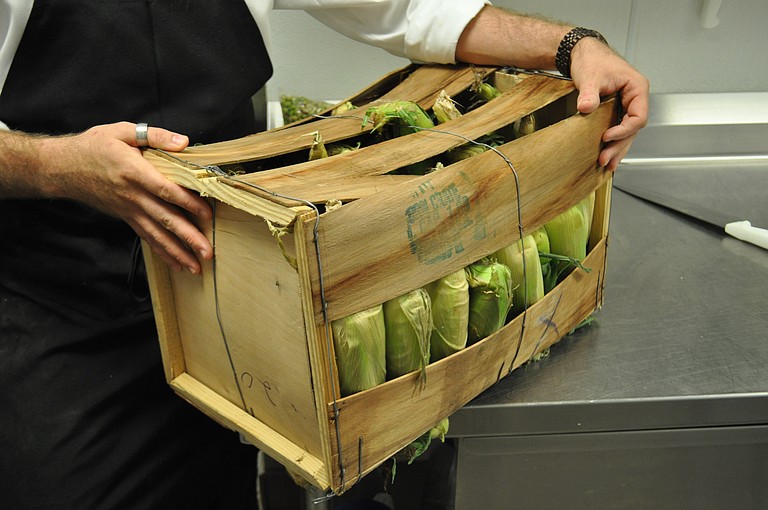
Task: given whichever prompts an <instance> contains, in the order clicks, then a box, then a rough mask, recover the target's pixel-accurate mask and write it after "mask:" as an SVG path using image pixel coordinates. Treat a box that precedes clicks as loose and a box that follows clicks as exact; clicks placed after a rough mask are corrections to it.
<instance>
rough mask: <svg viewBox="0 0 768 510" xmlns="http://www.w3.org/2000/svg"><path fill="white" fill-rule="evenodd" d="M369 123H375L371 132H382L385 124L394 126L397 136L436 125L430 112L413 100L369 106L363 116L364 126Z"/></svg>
mask: <svg viewBox="0 0 768 510" xmlns="http://www.w3.org/2000/svg"><path fill="white" fill-rule="evenodd" d="M368 123H371V124H373V128H371V132H376V131H379V132H380V131H381V130H382V129H383V128H384V126H392V127H393V128H394V135H395V136H402V135H406V134H409V133H415V132H417V131H421V130H422V129H429V128H433V127H435V124H434V122H432V119H431V118H430V116H429V114H428V113H427V112H426V111H424V109H423V108H422V107H421V106H419V104H418V103H415V102H413V101H388V102H384V103H379V104H375V105H373V106H371V107H369V108H368V110H366V112H365V115H364V116H363V128H365V126H366V125H368Z"/></svg>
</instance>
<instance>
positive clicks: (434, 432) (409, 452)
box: [392, 418, 450, 481]
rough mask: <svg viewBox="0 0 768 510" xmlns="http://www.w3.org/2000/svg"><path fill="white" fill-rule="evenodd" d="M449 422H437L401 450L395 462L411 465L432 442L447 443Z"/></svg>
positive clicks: (393, 474)
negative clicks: (405, 462) (446, 436)
mask: <svg viewBox="0 0 768 510" xmlns="http://www.w3.org/2000/svg"><path fill="white" fill-rule="evenodd" d="M449 424H450V423H449V421H448V418H443V419H442V420H440V421H439V422H437V423H436V424H435V425H434V426H433V427H432V428H431V429H429V430H428V431H427V432H425V433H424V434H422V435H420V436H419V437H417V438H416V439H415V440H413V441H412V442H411V443H410V444H409V445H408V446H406V447H405V448H403V449H402V450H400V451H399V452H397V453H396V454H395V457H394V459H393V461H398V460H401V461H402V460H405V461H407V462H408V464H411V463H412V462H413V461H414V460H416V459H417V458H418V457H419V456H421V454H423V453H424V452H426V451H427V449H429V446H430V445H431V444H432V441H434V440H435V439H439V440H440V442H445V435H446V434H448V427H449ZM394 476H395V473H394V469H393V472H392V479H393V481H394Z"/></svg>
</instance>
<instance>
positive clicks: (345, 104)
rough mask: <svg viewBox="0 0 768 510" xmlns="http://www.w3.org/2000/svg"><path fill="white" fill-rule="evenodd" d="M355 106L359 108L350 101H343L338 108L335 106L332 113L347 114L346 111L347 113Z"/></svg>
mask: <svg viewBox="0 0 768 510" xmlns="http://www.w3.org/2000/svg"><path fill="white" fill-rule="evenodd" d="M355 108H357V106H355V105H353V104H352V103H351V102H349V101H345V102H343V103H341V104H340V105H339V106H337V107H336V108H334V109H333V111H332V112H331V114H332V115H343V114H345V113H347V112H349V111H352V110H354V109H355Z"/></svg>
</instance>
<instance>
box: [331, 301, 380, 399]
mask: <svg viewBox="0 0 768 510" xmlns="http://www.w3.org/2000/svg"><path fill="white" fill-rule="evenodd" d="M331 329H332V331H333V345H334V349H335V351H336V365H337V367H338V372H339V386H340V388H341V394H342V396H347V395H351V394H353V393H357V392H358V391H363V390H367V389H369V388H373V387H374V386H377V385H379V384H381V383H383V382H384V381H385V380H386V376H387V368H386V331H385V326H384V308H383V306H382V305H377V306H374V307H372V308H369V309H367V310H363V311H360V312H357V313H354V314H352V315H349V316H347V317H344V318H342V319H337V320H335V321H333V322H331Z"/></svg>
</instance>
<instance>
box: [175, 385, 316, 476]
mask: <svg viewBox="0 0 768 510" xmlns="http://www.w3.org/2000/svg"><path fill="white" fill-rule="evenodd" d="M171 387H172V388H173V389H174V390H175V391H176V393H178V394H179V395H180V396H181V397H183V398H184V399H185V400H187V401H188V402H189V403H191V404H192V405H194V406H195V407H197V408H198V409H199V410H200V411H202V412H204V413H205V414H207V415H208V416H209V417H210V418H212V419H213V420H215V421H216V422H217V423H219V424H220V425H222V426H224V427H227V428H229V429H232V430H237V431H239V432H240V433H241V434H243V436H244V437H245V438H246V439H247V440H248V441H249V442H250V443H252V444H253V445H254V446H256V447H258V448H259V449H260V450H262V451H263V452H264V453H266V454H267V455H269V456H270V457H272V458H273V459H275V460H277V461H278V462H280V463H282V464H284V465H286V466H291V470H292V471H293V472H294V473H296V474H298V475H300V476H301V477H303V478H304V479H306V480H307V481H309V482H311V483H312V484H313V485H315V486H317V487H320V488H328V487H329V486H330V476H329V473H328V471H327V469H326V467H325V463H324V462H323V460H322V459H320V458H318V457H315V456H313V455H310V454H309V453H308V452H307V451H306V450H305V449H304V448H303V447H302V446H301V445H297V444H296V443H294V442H292V441H290V440H289V439H287V438H286V437H285V436H283V435H281V434H280V433H278V432H277V431H276V430H275V429H274V428H272V427H270V426H268V425H265V424H264V423H262V422H260V421H259V420H257V419H256V418H254V417H253V416H251V415H249V414H248V413H246V412H245V411H243V410H242V409H240V408H239V407H237V406H236V405H234V404H232V403H231V402H229V401H228V400H227V399H225V398H223V397H221V396H220V395H219V394H218V393H216V392H215V391H212V390H211V389H210V388H208V387H207V386H205V385H204V384H202V383H200V382H199V381H197V380H196V379H195V378H194V377H192V376H190V375H188V374H181V375H179V376H178V377H176V378H175V379H174V380H173V381H171ZM254 454H255V451H254Z"/></svg>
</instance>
